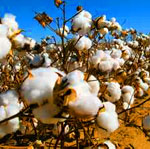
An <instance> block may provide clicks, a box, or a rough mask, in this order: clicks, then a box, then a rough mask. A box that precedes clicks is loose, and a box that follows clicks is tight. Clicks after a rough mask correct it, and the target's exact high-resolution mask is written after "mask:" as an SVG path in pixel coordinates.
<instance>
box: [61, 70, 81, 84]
mask: <svg viewBox="0 0 150 149" xmlns="http://www.w3.org/2000/svg"><path fill="white" fill-rule="evenodd" d="M63 80H67V82H69V84H70V85H73V84H77V83H80V82H82V81H83V80H84V73H83V72H82V71H80V70H74V71H72V72H70V73H68V74H67V75H66V76H65V77H64V78H63Z"/></svg>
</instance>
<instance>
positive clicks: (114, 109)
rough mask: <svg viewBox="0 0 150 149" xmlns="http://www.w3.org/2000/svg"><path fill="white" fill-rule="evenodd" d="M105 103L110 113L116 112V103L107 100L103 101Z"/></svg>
mask: <svg viewBox="0 0 150 149" xmlns="http://www.w3.org/2000/svg"><path fill="white" fill-rule="evenodd" d="M103 105H104V107H105V111H107V112H110V113H112V112H116V105H115V104H113V103H111V102H109V101H107V102H103Z"/></svg>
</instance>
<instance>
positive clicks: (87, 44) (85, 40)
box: [84, 38, 92, 50]
mask: <svg viewBox="0 0 150 149" xmlns="http://www.w3.org/2000/svg"><path fill="white" fill-rule="evenodd" d="M84 42H85V48H84V49H85V50H88V49H90V48H91V47H92V41H91V40H90V39H89V38H85V39H84Z"/></svg>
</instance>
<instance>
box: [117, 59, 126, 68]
mask: <svg viewBox="0 0 150 149" xmlns="http://www.w3.org/2000/svg"><path fill="white" fill-rule="evenodd" d="M116 60H117V61H118V62H119V65H120V66H123V65H124V63H125V60H124V59H123V58H116Z"/></svg>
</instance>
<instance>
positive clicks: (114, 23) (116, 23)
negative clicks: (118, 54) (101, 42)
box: [110, 22, 122, 31]
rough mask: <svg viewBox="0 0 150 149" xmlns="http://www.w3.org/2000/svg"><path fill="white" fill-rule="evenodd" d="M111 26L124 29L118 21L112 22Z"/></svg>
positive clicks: (119, 29)
mask: <svg viewBox="0 0 150 149" xmlns="http://www.w3.org/2000/svg"><path fill="white" fill-rule="evenodd" d="M110 27H111V28H113V29H115V30H118V31H121V30H122V27H121V25H120V24H119V23H118V22H112V23H111V26H110Z"/></svg>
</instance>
